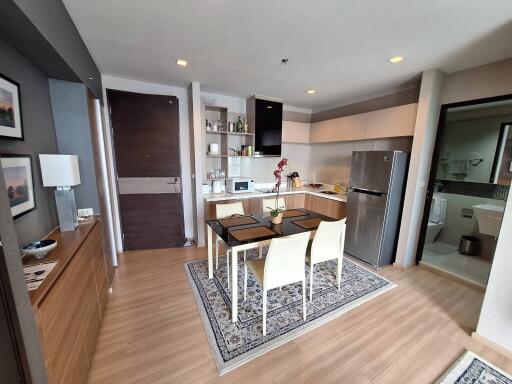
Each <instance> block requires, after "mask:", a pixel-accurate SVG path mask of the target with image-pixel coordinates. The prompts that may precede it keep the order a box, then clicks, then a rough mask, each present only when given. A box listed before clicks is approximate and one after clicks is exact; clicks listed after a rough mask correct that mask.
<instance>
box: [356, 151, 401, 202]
mask: <svg viewBox="0 0 512 384" xmlns="http://www.w3.org/2000/svg"><path fill="white" fill-rule="evenodd" d="M393 156H394V152H393V151H354V152H352V163H351V166H350V184H349V185H350V187H351V188H360V189H365V190H369V191H378V192H384V193H387V192H388V190H389V181H390V178H391V171H392V168H393Z"/></svg>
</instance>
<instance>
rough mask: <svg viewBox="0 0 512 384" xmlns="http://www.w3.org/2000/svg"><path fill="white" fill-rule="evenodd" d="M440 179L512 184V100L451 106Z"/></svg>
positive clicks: (442, 149) (438, 178)
mask: <svg viewBox="0 0 512 384" xmlns="http://www.w3.org/2000/svg"><path fill="white" fill-rule="evenodd" d="M441 118H442V119H444V122H441V126H442V127H443V135H442V141H441V147H440V148H441V151H440V156H439V164H438V167H437V175H436V179H437V180H439V181H440V182H441V183H442V181H443V180H454V181H465V182H475V183H492V184H504V185H510V183H511V181H512V100H511V99H508V100H500V101H494V102H487V103H478V104H473V105H464V106H457V107H453V108H448V109H447V110H446V113H445V114H444V115H443V116H441Z"/></svg>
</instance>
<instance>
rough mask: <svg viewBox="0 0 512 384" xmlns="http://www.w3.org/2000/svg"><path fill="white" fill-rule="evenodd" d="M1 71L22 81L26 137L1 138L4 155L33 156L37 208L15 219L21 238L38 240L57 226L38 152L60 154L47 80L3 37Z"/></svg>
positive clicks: (25, 241)
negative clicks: (14, 138)
mask: <svg viewBox="0 0 512 384" xmlns="http://www.w3.org/2000/svg"><path fill="white" fill-rule="evenodd" d="M0 57H1V60H0V73H1V74H2V75H4V76H7V77H9V78H10V79H12V80H14V81H16V82H17V83H19V84H20V95H21V112H22V122H23V131H24V140H23V141H21V140H10V139H6V138H1V137H0V155H1V154H24V155H31V156H32V172H33V176H34V195H35V201H36V209H35V210H33V211H31V212H29V213H27V214H25V215H24V216H21V217H19V218H17V219H16V220H15V221H14V225H15V228H16V233H17V235H18V241H19V243H20V244H25V243H28V242H31V241H34V240H38V239H40V238H42V237H43V236H45V235H47V234H48V233H49V232H51V231H52V230H53V229H54V228H55V227H56V226H57V225H58V219H57V212H56V209H55V200H54V198H53V190H52V189H50V188H44V187H43V183H42V181H41V172H40V167H39V159H38V154H40V153H57V140H56V138H55V130H54V124H53V116H52V109H51V105H50V90H49V86H48V79H47V78H46V76H44V75H43V74H42V73H41V72H40V71H39V70H38V69H37V68H35V67H34V66H32V64H30V63H29V62H28V61H27V60H25V58H23V57H22V56H21V55H20V54H18V53H17V52H16V51H15V50H14V49H12V48H11V47H10V46H8V45H7V44H6V43H5V42H4V41H3V40H0Z"/></svg>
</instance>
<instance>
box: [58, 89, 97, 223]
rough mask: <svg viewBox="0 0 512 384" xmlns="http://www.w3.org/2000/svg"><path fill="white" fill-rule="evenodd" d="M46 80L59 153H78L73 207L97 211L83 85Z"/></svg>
mask: <svg viewBox="0 0 512 384" xmlns="http://www.w3.org/2000/svg"><path fill="white" fill-rule="evenodd" d="M49 83H50V95H51V104H52V109H53V116H54V120H55V134H56V136H57V147H58V149H59V153H61V154H66V155H77V156H78V164H79V167H80V180H81V183H80V185H78V186H76V187H75V188H74V190H75V199H76V206H77V208H93V210H94V213H95V214H99V213H100V209H99V202H98V190H97V185H96V173H95V168H94V158H93V151H92V141H91V130H90V124H89V114H88V109H87V88H86V87H85V85H83V84H81V83H73V82H69V81H64V80H55V79H49Z"/></svg>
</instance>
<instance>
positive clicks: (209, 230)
mask: <svg viewBox="0 0 512 384" xmlns="http://www.w3.org/2000/svg"><path fill="white" fill-rule="evenodd" d="M206 232H207V233H208V278H209V279H212V278H213V244H212V241H213V233H212V232H213V231H212V227H210V226H209V225H207V226H206Z"/></svg>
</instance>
